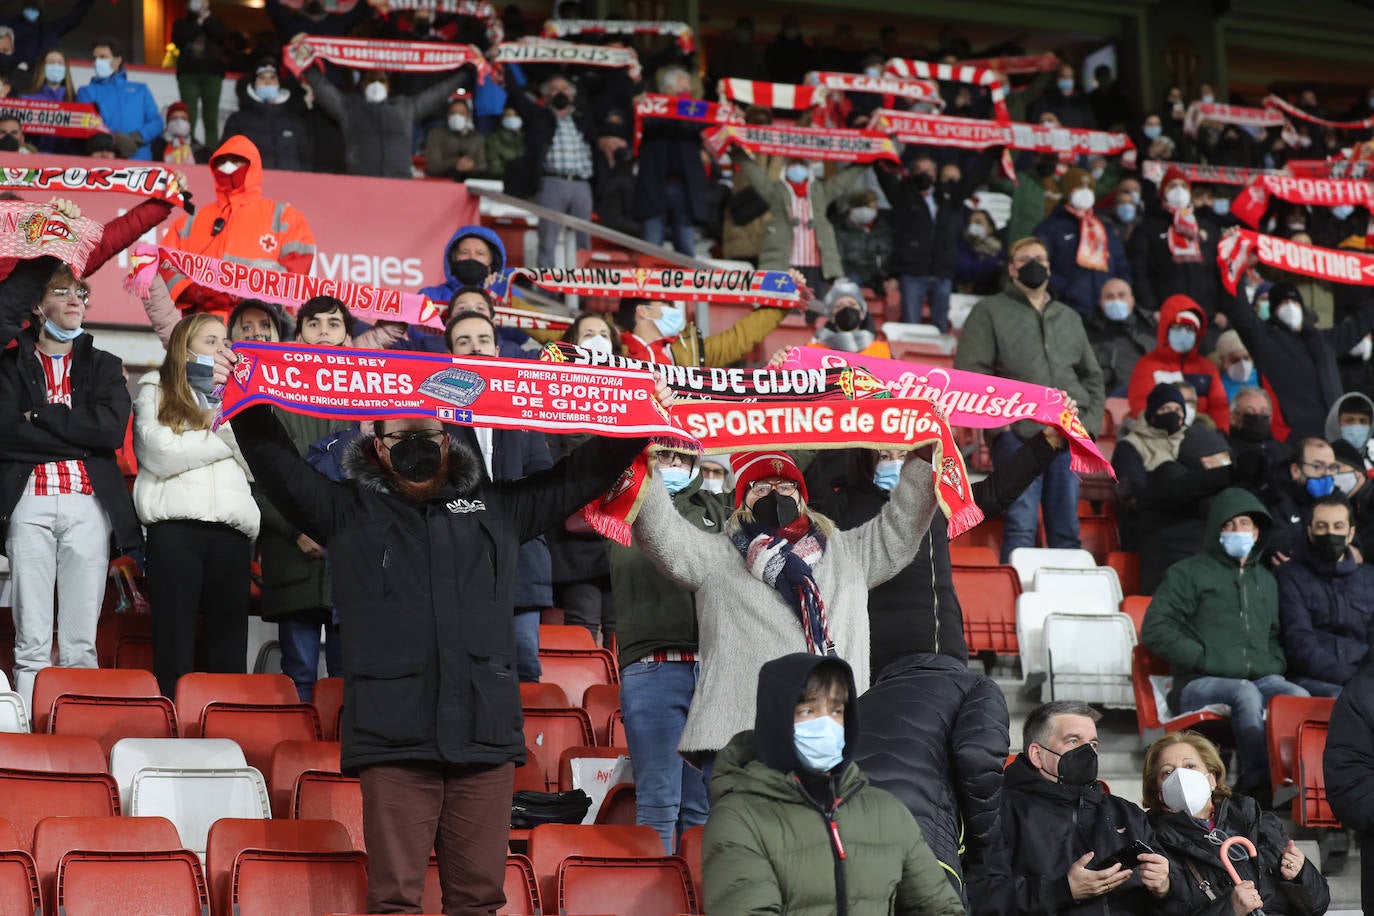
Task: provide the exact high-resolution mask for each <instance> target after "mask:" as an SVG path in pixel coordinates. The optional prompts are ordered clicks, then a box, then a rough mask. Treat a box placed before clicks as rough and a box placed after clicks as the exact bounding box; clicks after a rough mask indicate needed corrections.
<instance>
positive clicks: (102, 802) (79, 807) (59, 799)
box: [0, 770, 119, 852]
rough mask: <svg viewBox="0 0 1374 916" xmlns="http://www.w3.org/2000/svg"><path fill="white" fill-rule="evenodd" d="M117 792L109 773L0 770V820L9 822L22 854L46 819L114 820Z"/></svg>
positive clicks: (29, 846)
mask: <svg viewBox="0 0 1374 916" xmlns="http://www.w3.org/2000/svg"><path fill="white" fill-rule="evenodd" d="M117 814H119V789H118V788H117V787H116V786H115V781H114V778H113V777H112V776H110V775H109V774H108V773H80V774H73V773H35V772H31V771H28V770H0V818H4V819H5V820H7V821H9V823H10V825H11V826H13V827H14V832H15V834H16V836H17V838H18V840H19V848H20V849H22V850H24V851H25V852H31V851H32V849H33V832H34V828H35V827H37V826H38V822H39V821H41V820H43V818H45V817H61V816H67V817H114V816H115V815H117Z"/></svg>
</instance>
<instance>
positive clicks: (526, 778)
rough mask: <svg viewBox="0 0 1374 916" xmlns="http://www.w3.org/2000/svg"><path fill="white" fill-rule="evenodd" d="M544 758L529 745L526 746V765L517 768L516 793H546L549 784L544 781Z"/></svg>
mask: <svg viewBox="0 0 1374 916" xmlns="http://www.w3.org/2000/svg"><path fill="white" fill-rule="evenodd" d="M543 759H544V758H543V757H542V756H541V755H540V753H539V752H538V751H536V750H535V749H534V748H532V747H530V746H529V745H525V763H524V765H523V766H518V767H516V768H515V791H516V792H544V791H547V790H548V783H546V782H545V781H544V763H543Z"/></svg>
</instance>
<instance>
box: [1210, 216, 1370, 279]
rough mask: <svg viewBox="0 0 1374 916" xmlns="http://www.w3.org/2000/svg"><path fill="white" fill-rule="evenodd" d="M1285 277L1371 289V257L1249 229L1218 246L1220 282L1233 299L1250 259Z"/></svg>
mask: <svg viewBox="0 0 1374 916" xmlns="http://www.w3.org/2000/svg"><path fill="white" fill-rule="evenodd" d="M1251 255H1254V256H1255V257H1256V258H1258V259H1259V263H1261V264H1264V265H1267V266H1269V267H1274V268H1277V269H1278V270H1282V271H1285V272H1287V273H1294V274H1302V275H1303V276H1304V277H1315V278H1316V279H1318V280H1327V281H1330V282H1332V283H1341V284H1344V285H1347V286H1374V255H1367V254H1359V253H1358V252H1354V251H1337V250H1335V249H1332V248H1319V247H1317V246H1316V245H1304V244H1302V243H1301V242H1294V241H1291V240H1289V239H1281V238H1279V237H1277V236H1273V235H1264V234H1262V233H1259V232H1255V231H1254V230H1251V229H1238V230H1236V232H1234V233H1232V234H1231V235H1228V236H1226V237H1225V238H1223V239H1222V240H1221V242H1220V243H1219V244H1218V245H1217V264H1218V265H1219V266H1220V267H1221V282H1222V285H1224V286H1225V287H1226V290H1227V292H1229V293H1231V294H1232V295H1235V292H1236V287H1237V286H1238V285H1239V283H1240V280H1241V277H1242V276H1244V275H1245V272H1246V270H1247V269H1248V268H1249V261H1250V256H1251Z"/></svg>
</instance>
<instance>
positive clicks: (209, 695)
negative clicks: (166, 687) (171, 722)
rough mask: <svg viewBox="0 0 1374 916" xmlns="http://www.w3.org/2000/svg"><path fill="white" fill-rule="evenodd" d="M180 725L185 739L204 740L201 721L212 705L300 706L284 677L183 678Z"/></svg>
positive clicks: (199, 675)
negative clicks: (202, 715) (207, 708)
mask: <svg viewBox="0 0 1374 916" xmlns="http://www.w3.org/2000/svg"><path fill="white" fill-rule="evenodd" d="M176 694H177V695H176V704H177V723H178V724H179V725H180V727H181V735H182V737H183V738H201V737H204V736H203V735H201V733H200V717H201V714H202V713H203V712H204V711H205V707H206V706H208V705H209V704H211V703H242V704H258V705H264V706H289V705H292V704H295V703H297V702H299V700H300V696H299V694H297V693H296V685H295V684H294V683H292V681H291V678H289V677H287V676H286V675H284V674H202V673H200V672H196V673H193V674H183V675H182V676H181V677H180V678H179V679H178V680H177V689H176Z"/></svg>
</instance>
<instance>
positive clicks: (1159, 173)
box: [1140, 159, 1284, 185]
mask: <svg viewBox="0 0 1374 916" xmlns="http://www.w3.org/2000/svg"><path fill="white" fill-rule="evenodd" d="M1170 169H1178V171H1180V172H1182V173H1183V177H1185V178H1187V179H1188V181H1189V183H1196V182H1202V183H1204V184H1231V185H1242V184H1249V183H1250V182H1252V181H1254V180H1255V179H1256V178H1259V177H1260V176H1261V175H1283V174H1284V173H1283V172H1281V171H1278V170H1276V169H1246V168H1241V167H1240V166H1234V165H1198V164H1196V163H1193V162H1161V161H1160V160H1158V159H1146V160H1145V161H1144V162H1142V163H1140V177H1142V178H1144V179H1146V180H1147V181H1151V182H1153V183H1154V184H1156V185H1158V184H1159V183H1160V182H1162V181H1163V180H1164V173H1165V172H1167V171H1169V170H1170Z"/></svg>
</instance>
